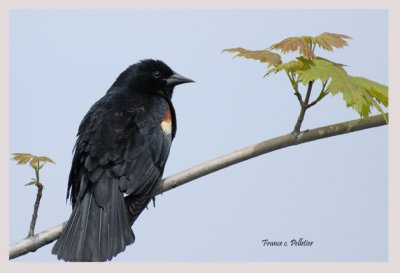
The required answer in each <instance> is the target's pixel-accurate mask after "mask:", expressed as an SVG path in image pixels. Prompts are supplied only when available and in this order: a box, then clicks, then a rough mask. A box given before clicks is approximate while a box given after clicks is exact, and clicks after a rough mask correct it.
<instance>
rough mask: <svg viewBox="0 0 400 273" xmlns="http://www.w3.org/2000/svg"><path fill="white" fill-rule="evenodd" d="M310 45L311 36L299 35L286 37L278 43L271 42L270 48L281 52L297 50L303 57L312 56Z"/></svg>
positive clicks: (311, 44) (311, 42) (311, 41)
mask: <svg viewBox="0 0 400 273" xmlns="http://www.w3.org/2000/svg"><path fill="white" fill-rule="evenodd" d="M312 46H313V37H311V36H301V37H289V38H286V39H284V40H283V41H280V42H279V43H276V44H273V45H272V46H271V47H270V49H276V50H280V51H281V52H282V53H288V52H296V51H299V52H300V54H301V55H302V56H304V57H307V58H314V52H313V49H312Z"/></svg>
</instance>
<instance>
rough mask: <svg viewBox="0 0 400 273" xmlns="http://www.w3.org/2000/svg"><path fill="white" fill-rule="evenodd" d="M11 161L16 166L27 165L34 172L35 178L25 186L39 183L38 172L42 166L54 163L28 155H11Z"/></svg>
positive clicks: (43, 157) (41, 157) (40, 157)
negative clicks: (15, 163)
mask: <svg viewBox="0 0 400 273" xmlns="http://www.w3.org/2000/svg"><path fill="white" fill-rule="evenodd" d="M11 159H12V160H14V161H16V162H17V164H18V165H26V164H29V165H30V166H31V167H32V168H33V169H34V170H35V174H36V178H32V179H31V181H30V182H29V183H27V184H25V186H30V185H38V184H39V183H40V181H39V171H40V170H41V169H42V168H43V166H44V165H45V164H46V163H53V164H55V162H54V161H53V160H52V159H51V158H49V157H47V156H35V155H32V154H29V153H13V154H12V157H11Z"/></svg>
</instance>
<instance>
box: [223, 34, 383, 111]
mask: <svg viewBox="0 0 400 273" xmlns="http://www.w3.org/2000/svg"><path fill="white" fill-rule="evenodd" d="M348 39H351V37H349V36H346V35H343V34H335V33H328V32H325V33H322V34H320V35H318V36H315V37H312V36H300V37H289V38H286V39H284V40H282V41H281V42H279V43H276V44H273V45H272V46H270V47H268V48H267V49H263V50H247V49H244V48H240V47H239V48H229V49H225V50H223V52H231V53H237V54H236V55H235V57H243V58H247V59H253V60H258V61H260V62H262V63H266V64H267V69H268V70H267V73H266V74H265V76H269V75H271V74H275V73H278V72H285V73H286V74H287V76H288V78H289V80H290V83H291V84H292V87H293V89H294V91H295V94H296V95H297V96H298V97H301V95H300V90H299V84H302V85H304V86H306V85H308V84H309V83H310V82H315V81H320V82H321V83H322V90H320V94H319V96H318V97H317V99H316V100H315V101H313V102H312V103H310V106H312V105H315V104H316V103H318V102H319V101H320V100H321V99H322V98H324V97H325V96H326V95H327V94H329V93H330V94H332V95H336V94H338V93H341V94H342V95H343V99H344V101H345V103H346V106H347V107H351V108H352V109H354V110H355V111H357V113H359V114H360V116H361V117H368V116H369V114H370V113H371V109H372V108H375V109H377V110H378V111H379V112H381V113H383V110H382V108H381V105H383V106H385V107H387V106H388V87H387V86H385V85H382V84H379V83H377V82H374V81H371V80H369V79H366V78H362V77H354V76H351V75H349V74H348V73H347V72H346V70H345V69H344V65H342V64H338V63H335V62H332V61H330V60H328V59H324V58H321V57H319V56H317V55H316V54H315V50H316V48H317V47H318V48H320V49H323V50H328V51H333V50H334V49H335V48H343V47H345V46H347V45H348V43H347V40H348ZM273 51H277V52H280V53H283V54H286V53H289V52H298V53H299V55H300V56H298V57H297V58H295V59H294V60H290V61H288V62H282V58H281V55H280V54H279V53H277V52H273Z"/></svg>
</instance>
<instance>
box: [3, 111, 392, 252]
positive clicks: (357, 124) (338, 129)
mask: <svg viewBox="0 0 400 273" xmlns="http://www.w3.org/2000/svg"><path fill="white" fill-rule="evenodd" d="M384 115H385V116H386V119H388V114H384ZM384 115H377V116H372V117H369V118H363V119H357V120H351V121H347V122H343V123H337V124H333V125H329V126H324V127H319V128H316V129H312V130H306V131H304V132H300V133H297V134H287V135H283V136H279V137H276V138H272V139H270V140H266V141H263V142H260V143H258V144H255V145H251V146H248V147H245V148H242V149H240V150H237V151H235V152H232V153H229V154H226V155H223V156H220V157H218V158H215V159H212V160H210V161H207V162H205V163H202V164H199V165H197V166H194V167H192V168H190V169H187V170H184V171H182V172H179V173H176V174H174V175H172V176H169V177H167V178H165V179H163V180H162V181H161V183H160V186H159V187H158V189H157V190H156V191H155V194H154V195H158V194H160V193H163V192H166V191H169V190H171V189H174V188H176V187H178V186H181V185H183V184H185V183H187V182H190V181H192V180H195V179H197V178H199V177H202V176H205V175H207V174H210V173H213V172H216V171H218V170H221V169H223V168H226V167H229V166H231V165H234V164H236V163H239V162H242V161H245V160H248V159H250V158H253V157H256V156H259V155H262V154H265V153H269V152H272V151H275V150H279V149H283V148H286V147H289V146H294V145H298V144H301V143H305V142H310V141H314V140H317V139H323V138H327V137H332V136H336V135H343V134H347V133H351V132H356V131H360V130H365V129H369V128H374V127H378V126H382V125H386V124H387V123H386V121H385V117H384ZM65 224H66V222H64V223H62V224H60V225H58V226H55V227H53V228H50V229H48V230H45V231H43V232H41V233H39V234H36V235H34V236H33V237H30V238H27V239H24V240H21V241H19V242H17V243H15V244H12V245H10V252H9V258H10V259H14V258H16V257H19V256H22V255H25V254H27V253H29V252H34V251H36V250H37V249H39V248H41V247H42V246H45V245H47V244H50V243H51V242H53V241H54V240H57V239H58V238H59V237H60V235H61V232H62V229H63V226H64V225H65Z"/></svg>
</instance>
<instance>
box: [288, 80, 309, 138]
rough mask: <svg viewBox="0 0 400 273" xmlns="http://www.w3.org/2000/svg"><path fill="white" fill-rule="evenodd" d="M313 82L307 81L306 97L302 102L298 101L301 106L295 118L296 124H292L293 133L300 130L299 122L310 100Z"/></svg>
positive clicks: (300, 122) (301, 121) (301, 120)
mask: <svg viewBox="0 0 400 273" xmlns="http://www.w3.org/2000/svg"><path fill="white" fill-rule="evenodd" d="M313 83H314V81H310V82H308V87H307V93H306V98H305V99H304V101H303V102H302V103H301V102H300V107H301V110H300V114H299V117H298V118H297V122H296V125H295V126H294V129H293V133H295V134H297V133H299V132H300V128H301V124H302V123H303V120H304V115H305V114H306V111H307V109H308V102H309V100H310V96H311V90H312V86H313Z"/></svg>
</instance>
